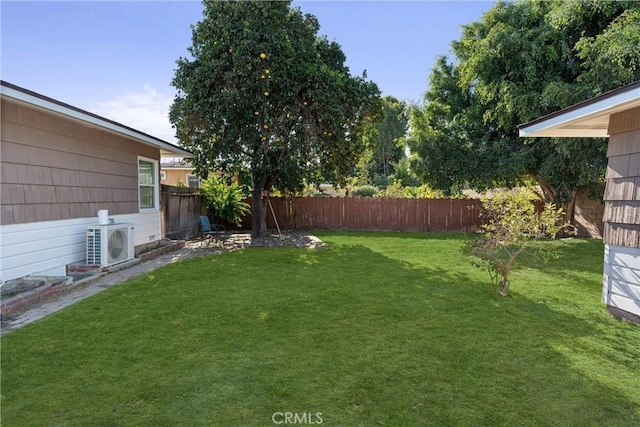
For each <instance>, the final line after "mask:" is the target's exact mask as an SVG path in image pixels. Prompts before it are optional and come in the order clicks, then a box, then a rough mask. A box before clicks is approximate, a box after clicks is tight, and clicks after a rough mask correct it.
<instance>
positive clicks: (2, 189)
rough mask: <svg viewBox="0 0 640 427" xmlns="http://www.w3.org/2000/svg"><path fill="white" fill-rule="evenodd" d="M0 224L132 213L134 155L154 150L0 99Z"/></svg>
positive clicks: (150, 155)
mask: <svg viewBox="0 0 640 427" xmlns="http://www.w3.org/2000/svg"><path fill="white" fill-rule="evenodd" d="M1 109H2V123H1V130H2V132H1V139H2V150H1V161H2V168H1V169H2V170H1V177H0V195H1V200H0V201H1V204H2V212H1V215H2V216H1V218H0V224H2V225H9V224H23V223H30V222H43V221H54V220H65V219H74V218H85V217H92V216H94V215H96V213H97V211H98V210H100V209H108V210H109V212H110V213H112V214H114V215H121V214H134V213H137V212H138V178H137V177H138V156H139V155H140V156H144V157H148V158H152V159H158V160H159V158H160V151H159V150H158V148H155V147H151V146H147V145H144V144H141V143H139V142H136V141H135V140H133V139H130V138H125V137H122V136H120V135H116V134H115V133H112V132H109V131H105V130H103V129H99V128H97V127H93V126H91V125H88V124H86V123H83V122H81V121H79V120H74V119H71V118H68V117H65V116H62V115H59V114H56V113H53V112H49V111H46V110H44V109H40V108H38V107H34V106H31V105H28V104H24V103H21V102H18V101H15V100H10V99H7V98H3V99H2V104H1Z"/></svg>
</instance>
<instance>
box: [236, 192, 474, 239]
mask: <svg viewBox="0 0 640 427" xmlns="http://www.w3.org/2000/svg"><path fill="white" fill-rule="evenodd" d="M248 202H249V203H250V200H248ZM271 204H272V206H273V211H274V213H275V216H276V218H277V220H278V223H279V225H280V228H283V229H287V228H288V229H300V230H309V229H326V230H380V231H382V230H389V231H395V230H398V231H400V230H407V231H468V230H474V229H477V228H478V227H479V226H480V225H481V223H482V221H481V218H480V207H481V204H480V201H479V200H477V199H392V198H371V197H300V198H293V199H283V198H277V197H273V198H271ZM243 227H247V228H250V227H251V216H250V215H248V216H247V218H245V219H244V221H243ZM267 227H269V228H272V227H275V222H274V221H273V215H272V214H271V211H270V209H269V208H268V207H267Z"/></svg>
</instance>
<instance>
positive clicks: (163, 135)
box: [90, 84, 176, 144]
mask: <svg viewBox="0 0 640 427" xmlns="http://www.w3.org/2000/svg"><path fill="white" fill-rule="evenodd" d="M172 102H173V96H172V95H169V94H166V93H160V92H158V91H157V90H156V89H155V88H153V87H151V86H149V85H148V84H145V85H144V88H143V90H141V91H139V92H133V93H126V94H122V95H119V96H118V97H117V98H115V99H113V100H111V101H105V102H101V103H99V104H98V105H96V106H95V107H93V108H92V109H91V110H90V111H93V112H95V113H96V114H98V115H100V116H103V117H106V118H107V119H111V120H113V121H116V122H118V123H120V124H123V125H125V126H129V127H131V128H134V129H136V130H139V131H142V132H144V133H148V134H149V135H151V136H155V137H156V138H160V139H162V140H165V141H167V142H171V143H173V144H175V143H176V139H175V136H174V135H175V132H174V129H173V128H172V127H171V123H170V122H169V107H170V106H171V103H172Z"/></svg>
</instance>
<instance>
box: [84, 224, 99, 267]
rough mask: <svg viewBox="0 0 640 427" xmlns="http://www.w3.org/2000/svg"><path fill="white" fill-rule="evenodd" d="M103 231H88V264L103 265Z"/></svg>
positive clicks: (95, 229)
mask: <svg viewBox="0 0 640 427" xmlns="http://www.w3.org/2000/svg"><path fill="white" fill-rule="evenodd" d="M101 250H102V229H100V228H94V229H89V230H87V264H96V265H98V264H99V265H101V264H102V257H101V256H100V255H101V253H100V252H101Z"/></svg>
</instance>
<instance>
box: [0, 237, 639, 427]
mask: <svg viewBox="0 0 640 427" xmlns="http://www.w3.org/2000/svg"><path fill="white" fill-rule="evenodd" d="M317 235H318V236H319V237H320V238H322V239H323V240H324V241H325V242H327V243H328V244H329V245H330V249H326V250H323V249H319V250H303V249H278V248H271V249H270V248H252V249H246V250H244V251H238V252H232V253H227V254H223V255H218V256H215V257H211V258H203V259H194V260H188V261H182V262H179V263H176V264H172V265H168V266H166V267H164V268H161V269H158V270H155V271H153V272H152V273H150V274H147V275H144V276H141V277H139V278H136V279H134V280H131V281H129V282H128V283H126V284H123V285H121V286H117V287H114V288H111V289H109V290H107V291H105V292H103V293H101V294H99V295H97V296H95V297H92V298H90V299H88V300H84V301H82V302H80V303H78V304H76V305H74V306H72V307H69V308H67V309H65V310H63V311H61V312H58V313H56V314H54V315H51V316H50V317H48V318H45V319H43V320H42V321H39V322H37V323H35V324H32V325H29V326H27V327H25V328H23V329H20V330H17V331H15V332H12V333H11V334H9V335H7V336H5V337H3V338H2V401H1V403H2V408H1V412H2V425H3V426H5V425H6V426H31V425H34V426H83V427H86V426H133V425H144V426H154V427H155V426H177V425H184V426H273V425H278V424H276V423H279V424H280V425H284V422H285V414H284V413H286V412H290V413H295V414H297V415H298V421H300V420H301V419H302V417H305V418H304V421H307V422H308V423H309V421H311V422H312V423H315V424H320V423H322V424H323V425H327V426H360V425H362V426H375V425H385V426H417V425H424V426H428V425H434V426H516V425H517V426H552V425H557V426H634V425H635V426H637V425H640V327H637V326H633V325H630V324H627V323H624V322H621V321H617V320H614V319H612V318H609V317H608V316H607V315H606V314H605V308H604V306H603V305H602V304H601V303H600V293H601V274H602V259H603V245H602V242H599V241H590V240H580V239H574V240H566V241H560V242H546V243H545V244H551V245H558V247H559V250H560V251H561V253H562V258H561V259H559V260H557V261H552V262H550V263H549V264H546V265H542V264H539V265H533V266H531V267H529V268H519V269H517V270H516V272H515V274H514V276H513V279H512V284H511V287H510V291H511V292H512V295H511V296H510V297H507V298H503V297H500V296H499V295H497V293H496V292H495V291H494V290H493V289H492V288H491V285H489V284H488V276H487V274H486V273H485V272H484V271H482V270H479V269H478V268H477V267H474V266H473V265H471V263H470V258H469V257H468V256H467V255H465V254H464V252H463V247H464V244H465V241H466V240H467V239H468V238H469V236H467V235H460V234H435V233H434V234H423V233H415V234H411V233H338V232H322V233H317ZM280 413H282V414H280ZM318 413H321V414H318ZM274 414H276V415H275V416H274ZM290 420H291V418H290ZM274 421H276V423H274ZM309 424H311V423H309Z"/></svg>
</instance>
